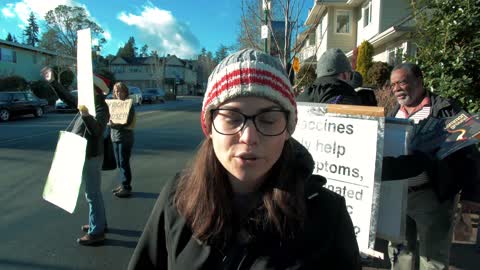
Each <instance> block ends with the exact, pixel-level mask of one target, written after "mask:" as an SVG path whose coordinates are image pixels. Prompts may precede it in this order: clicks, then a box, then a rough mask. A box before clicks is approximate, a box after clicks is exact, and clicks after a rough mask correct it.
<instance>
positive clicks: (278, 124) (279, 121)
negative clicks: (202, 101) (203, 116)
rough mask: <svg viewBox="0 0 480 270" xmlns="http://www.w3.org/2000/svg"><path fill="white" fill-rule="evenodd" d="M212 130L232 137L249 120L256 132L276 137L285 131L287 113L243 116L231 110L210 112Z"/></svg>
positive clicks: (271, 112) (280, 111)
mask: <svg viewBox="0 0 480 270" xmlns="http://www.w3.org/2000/svg"><path fill="white" fill-rule="evenodd" d="M210 112H211V114H212V115H211V116H212V119H213V121H212V122H213V128H214V129H215V131H217V132H218V133H220V134H223V135H234V134H237V133H238V132H240V131H241V130H243V128H244V127H245V124H246V123H247V121H248V119H251V120H252V122H253V125H254V126H255V128H256V129H257V131H258V132H259V133H260V134H262V135H264V136H278V135H280V134H282V133H283V132H284V131H285V129H287V122H288V121H287V120H288V112H287V111H284V110H269V111H263V112H260V113H257V114H255V115H250V116H248V115H245V114H243V113H241V112H239V111H235V110H231V109H214V110H211V111H210Z"/></svg>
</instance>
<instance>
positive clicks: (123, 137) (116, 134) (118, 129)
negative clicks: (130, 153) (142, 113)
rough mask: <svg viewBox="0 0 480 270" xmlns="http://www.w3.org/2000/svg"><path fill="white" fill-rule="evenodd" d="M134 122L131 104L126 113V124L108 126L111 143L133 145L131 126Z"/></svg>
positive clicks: (133, 110)
mask: <svg viewBox="0 0 480 270" xmlns="http://www.w3.org/2000/svg"><path fill="white" fill-rule="evenodd" d="M134 121H135V109H134V108H133V104H132V107H130V111H129V112H128V118H127V123H125V124H111V125H110V128H111V132H110V134H111V139H112V142H122V143H133V140H134V136H133V127H132V124H135V123H134Z"/></svg>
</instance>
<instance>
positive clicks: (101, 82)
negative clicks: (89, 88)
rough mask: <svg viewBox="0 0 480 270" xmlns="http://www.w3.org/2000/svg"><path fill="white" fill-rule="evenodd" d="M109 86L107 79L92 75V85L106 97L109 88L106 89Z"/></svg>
mask: <svg viewBox="0 0 480 270" xmlns="http://www.w3.org/2000/svg"><path fill="white" fill-rule="evenodd" d="M109 84H110V80H109V79H107V78H105V77H103V76H100V75H98V74H93V85H94V86H95V87H98V89H100V90H102V92H103V94H104V95H108V93H110V88H109V87H108V85H109Z"/></svg>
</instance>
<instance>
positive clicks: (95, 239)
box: [77, 233, 105, 246]
mask: <svg viewBox="0 0 480 270" xmlns="http://www.w3.org/2000/svg"><path fill="white" fill-rule="evenodd" d="M103 241H105V234H104V233H102V234H98V235H93V234H88V233H87V234H85V235H84V236H82V237H81V238H77V243H78V244H80V245H83V246H91V245H95V244H101V243H103Z"/></svg>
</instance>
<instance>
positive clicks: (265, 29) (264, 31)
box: [262, 25, 268, 39]
mask: <svg viewBox="0 0 480 270" xmlns="http://www.w3.org/2000/svg"><path fill="white" fill-rule="evenodd" d="M266 38H268V25H262V39H266Z"/></svg>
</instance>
